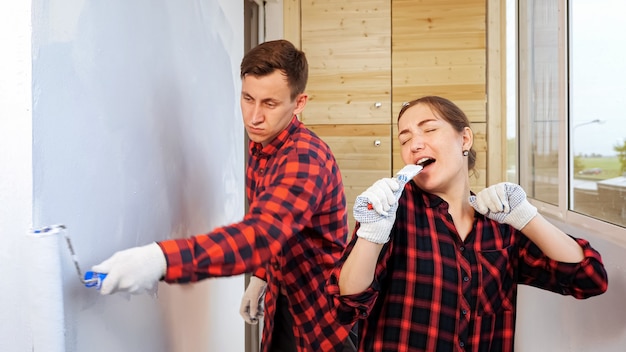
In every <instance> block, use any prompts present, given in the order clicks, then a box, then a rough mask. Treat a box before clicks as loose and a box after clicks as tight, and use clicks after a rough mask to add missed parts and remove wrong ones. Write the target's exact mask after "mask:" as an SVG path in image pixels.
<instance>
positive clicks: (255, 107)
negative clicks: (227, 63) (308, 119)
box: [241, 70, 307, 146]
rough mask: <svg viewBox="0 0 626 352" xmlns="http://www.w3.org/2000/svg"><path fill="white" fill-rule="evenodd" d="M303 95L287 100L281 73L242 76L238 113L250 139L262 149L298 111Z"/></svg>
mask: <svg viewBox="0 0 626 352" xmlns="http://www.w3.org/2000/svg"><path fill="white" fill-rule="evenodd" d="M306 100H307V96H306V95H305V94H299V95H298V96H297V97H296V99H294V100H291V90H290V89H289V85H288V84H287V78H286V77H285V76H284V75H283V74H282V72H281V71H278V70H276V71H274V72H273V73H271V74H269V75H266V76H261V77H256V76H252V75H245V76H244V78H243V80H242V82H241V113H242V115H243V124H244V127H245V128H246V132H247V133H248V137H249V138H250V140H252V141H254V142H257V143H261V144H262V145H263V146H266V145H267V144H268V143H270V142H271V141H272V140H273V139H274V138H275V137H276V136H277V135H278V134H279V133H280V132H281V131H282V130H284V129H285V127H287V125H289V122H291V119H292V118H293V115H294V114H298V113H300V112H302V110H303V109H304V105H305V104H306Z"/></svg>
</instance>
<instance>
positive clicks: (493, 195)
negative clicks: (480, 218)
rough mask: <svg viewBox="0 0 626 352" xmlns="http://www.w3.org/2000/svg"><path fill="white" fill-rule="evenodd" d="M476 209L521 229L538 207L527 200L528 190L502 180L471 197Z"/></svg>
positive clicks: (533, 215) (493, 218) (498, 220)
mask: <svg viewBox="0 0 626 352" xmlns="http://www.w3.org/2000/svg"><path fill="white" fill-rule="evenodd" d="M469 201H470V204H471V205H472V207H474V209H476V211H478V212H479V213H481V214H483V215H485V216H486V217H488V218H490V219H492V220H495V221H497V222H499V223H503V224H509V225H511V226H513V227H514V228H516V229H518V230H521V229H522V228H524V226H526V224H528V222H529V221H530V220H532V218H534V217H535V215H537V208H535V207H534V206H533V205H532V204H530V203H529V202H528V200H526V192H524V190H523V189H522V187H521V186H519V185H516V184H514V183H509V182H502V183H498V184H496V185H493V186H490V187H488V188H485V189H483V190H482V191H480V192H478V194H476V195H475V196H470V197H469Z"/></svg>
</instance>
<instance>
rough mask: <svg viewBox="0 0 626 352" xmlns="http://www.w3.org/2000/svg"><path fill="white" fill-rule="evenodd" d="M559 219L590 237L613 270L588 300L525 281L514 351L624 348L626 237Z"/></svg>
mask: <svg viewBox="0 0 626 352" xmlns="http://www.w3.org/2000/svg"><path fill="white" fill-rule="evenodd" d="M552 221H554V222H555V223H556V224H557V225H558V226H559V227H561V228H562V229H563V230H564V231H566V232H567V233H569V234H571V235H573V236H577V237H582V238H585V239H587V240H588V241H589V242H590V243H591V245H592V246H593V247H594V248H595V249H597V250H598V251H599V252H600V254H601V255H602V259H603V262H604V265H605V268H606V271H607V274H608V278H609V279H608V281H609V288H608V290H607V292H606V293H604V294H602V295H600V296H596V297H592V298H589V299H586V300H576V299H574V298H573V297H569V296H561V295H558V294H554V293H551V292H547V291H543V290H539V289H536V288H534V287H528V286H520V290H519V295H518V307H517V332H516V335H515V338H516V341H515V350H516V351H519V352H555V351H558V352H561V351H567V352H595V351H602V352H622V351H624V346H625V345H626V267H625V265H624V264H625V263H626V260H625V259H624V258H625V257H626V247H625V243H626V240H616V241H614V240H610V238H611V237H613V238H614V236H610V235H611V234H610V233H606V234H598V233H597V232H594V231H593V230H591V229H586V230H584V229H580V228H574V227H572V226H571V225H567V224H564V223H562V222H559V221H557V220H552Z"/></svg>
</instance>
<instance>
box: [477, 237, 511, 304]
mask: <svg viewBox="0 0 626 352" xmlns="http://www.w3.org/2000/svg"><path fill="white" fill-rule="evenodd" d="M512 251H513V246H508V247H505V248H501V249H486V250H482V251H479V252H477V262H478V277H479V281H478V300H477V301H478V307H477V308H478V314H501V313H502V312H505V311H513V310H514V306H513V302H514V301H515V299H514V294H515V289H516V285H515V280H514V267H513V264H512V261H511V255H512V253H511V252H512Z"/></svg>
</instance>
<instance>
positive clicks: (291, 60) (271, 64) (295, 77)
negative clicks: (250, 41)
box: [241, 39, 309, 100]
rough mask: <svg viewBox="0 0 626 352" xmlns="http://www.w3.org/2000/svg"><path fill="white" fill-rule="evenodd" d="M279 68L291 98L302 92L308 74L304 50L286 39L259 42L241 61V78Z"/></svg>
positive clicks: (271, 71)
mask: <svg viewBox="0 0 626 352" xmlns="http://www.w3.org/2000/svg"><path fill="white" fill-rule="evenodd" d="M276 70H280V71H281V73H282V74H283V75H285V77H286V78H287V84H288V85H289V88H290V89H291V99H292V100H293V99H295V98H296V97H297V96H298V94H301V93H303V92H304V89H305V88H306V83H307V79H308V76H309V65H308V63H307V60H306V56H305V55H304V52H302V51H300V50H298V49H296V47H295V46H293V44H291V42H289V41H287V40H283V39H280V40H273V41H268V42H264V43H261V44H259V45H257V46H256V47H254V48H253V49H252V50H250V51H249V52H248V53H247V54H246V55H245V56H244V57H243V60H242V61H241V78H242V79H243V78H244V76H245V75H248V74H249V75H252V76H257V77H262V76H266V75H269V74H272V73H273V72H274V71H276Z"/></svg>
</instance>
